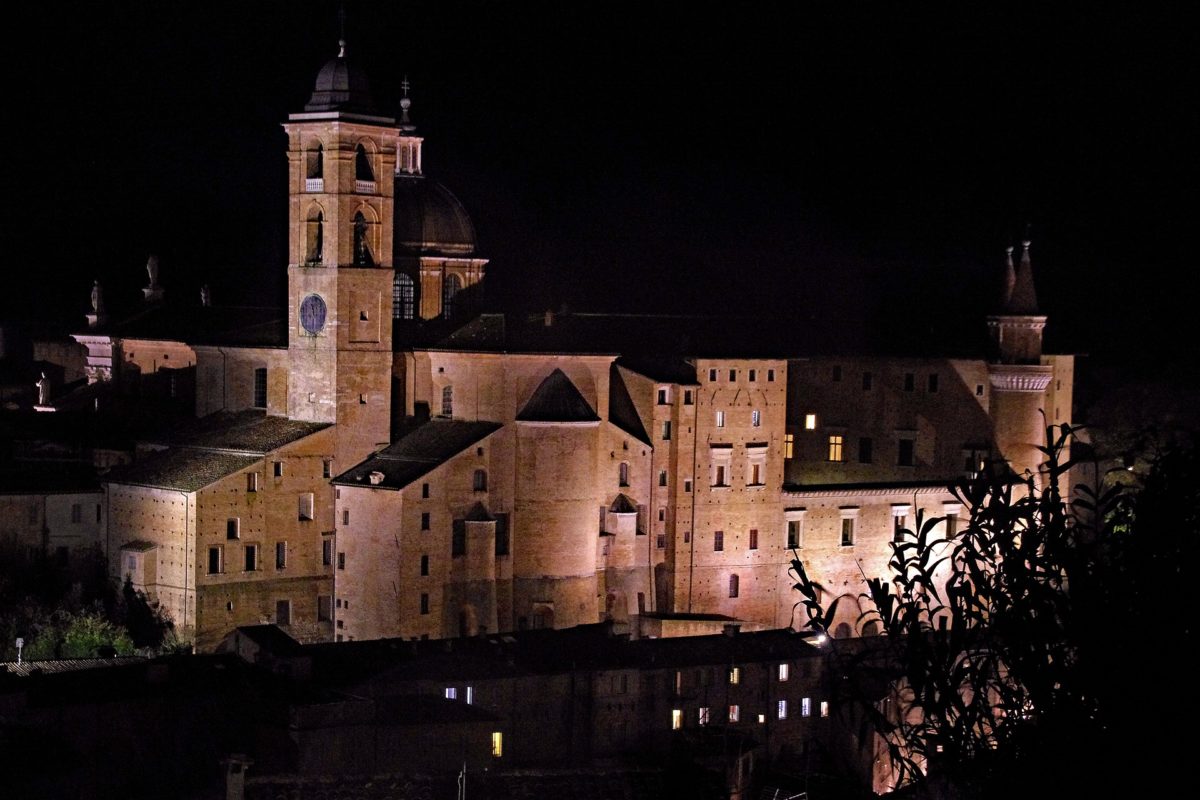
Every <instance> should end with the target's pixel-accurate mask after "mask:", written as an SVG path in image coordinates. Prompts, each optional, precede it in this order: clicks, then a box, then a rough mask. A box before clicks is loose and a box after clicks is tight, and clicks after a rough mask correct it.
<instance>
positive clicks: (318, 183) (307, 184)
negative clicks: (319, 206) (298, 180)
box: [304, 178, 325, 192]
mask: <svg viewBox="0 0 1200 800" xmlns="http://www.w3.org/2000/svg"><path fill="white" fill-rule="evenodd" d="M304 191H306V192H323V191H325V179H324V178H306V179H305V181H304Z"/></svg>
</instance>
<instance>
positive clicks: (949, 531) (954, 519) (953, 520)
mask: <svg viewBox="0 0 1200 800" xmlns="http://www.w3.org/2000/svg"><path fill="white" fill-rule="evenodd" d="M957 534H958V515H957V514H947V515H946V538H947V539H953V538H954V537H955V536H956V535H957Z"/></svg>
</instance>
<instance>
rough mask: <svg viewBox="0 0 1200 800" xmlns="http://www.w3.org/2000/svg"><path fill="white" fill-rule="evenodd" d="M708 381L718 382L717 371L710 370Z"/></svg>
mask: <svg viewBox="0 0 1200 800" xmlns="http://www.w3.org/2000/svg"><path fill="white" fill-rule="evenodd" d="M708 379H709V380H710V381H716V379H717V371H716V370H715V369H710V370H709V371H708Z"/></svg>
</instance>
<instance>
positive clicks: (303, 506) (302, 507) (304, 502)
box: [298, 492, 315, 522]
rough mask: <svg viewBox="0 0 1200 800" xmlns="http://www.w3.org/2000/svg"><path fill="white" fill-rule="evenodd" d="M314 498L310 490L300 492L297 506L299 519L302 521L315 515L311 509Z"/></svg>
mask: <svg viewBox="0 0 1200 800" xmlns="http://www.w3.org/2000/svg"><path fill="white" fill-rule="evenodd" d="M313 506H314V499H313V493H312V492H301V494H300V498H299V502H298V507H299V512H300V520H301V521H302V522H305V521H309V520H311V519H312V518H313V516H315V512H314V510H313Z"/></svg>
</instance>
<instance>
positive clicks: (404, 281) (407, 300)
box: [392, 272, 417, 319]
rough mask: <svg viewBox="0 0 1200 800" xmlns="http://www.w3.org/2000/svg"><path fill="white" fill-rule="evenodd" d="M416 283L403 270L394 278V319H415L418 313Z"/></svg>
mask: <svg viewBox="0 0 1200 800" xmlns="http://www.w3.org/2000/svg"><path fill="white" fill-rule="evenodd" d="M416 299H417V298H416V284H415V283H413V279H412V278H410V277H409V276H408V275H405V274H404V273H403V272H397V273H396V277H395V278H393V279H392V319H413V318H414V317H416V315H417V303H416Z"/></svg>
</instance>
